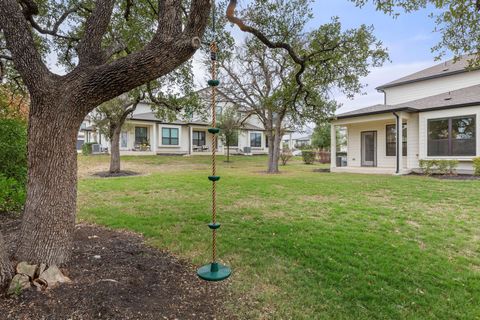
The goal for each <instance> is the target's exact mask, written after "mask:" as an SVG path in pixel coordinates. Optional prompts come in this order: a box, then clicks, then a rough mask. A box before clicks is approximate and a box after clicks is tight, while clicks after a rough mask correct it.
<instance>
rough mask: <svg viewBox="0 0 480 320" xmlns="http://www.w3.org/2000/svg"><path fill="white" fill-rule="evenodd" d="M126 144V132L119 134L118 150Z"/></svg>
mask: <svg viewBox="0 0 480 320" xmlns="http://www.w3.org/2000/svg"><path fill="white" fill-rule="evenodd" d="M127 142H128V132H126V131H122V133H121V134H120V148H126V147H127Z"/></svg>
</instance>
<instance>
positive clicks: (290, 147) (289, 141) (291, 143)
mask: <svg viewBox="0 0 480 320" xmlns="http://www.w3.org/2000/svg"><path fill="white" fill-rule="evenodd" d="M288 149H290V150H293V140H292V133H291V132H290V138H289V140H288Z"/></svg>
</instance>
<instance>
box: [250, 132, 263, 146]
mask: <svg viewBox="0 0 480 320" xmlns="http://www.w3.org/2000/svg"><path fill="white" fill-rule="evenodd" d="M252 133H259V134H260V137H261V138H260V139H261V141H260V147H252ZM264 145H265V136H264V134H263V132H262V131H249V132H248V146H249V147H250V148H252V150H263V149H264Z"/></svg>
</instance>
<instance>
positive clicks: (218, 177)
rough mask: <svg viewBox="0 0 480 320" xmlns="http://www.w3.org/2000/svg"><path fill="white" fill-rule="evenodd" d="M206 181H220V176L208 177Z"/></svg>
mask: <svg viewBox="0 0 480 320" xmlns="http://www.w3.org/2000/svg"><path fill="white" fill-rule="evenodd" d="M208 180H210V181H218V180H220V176H208Z"/></svg>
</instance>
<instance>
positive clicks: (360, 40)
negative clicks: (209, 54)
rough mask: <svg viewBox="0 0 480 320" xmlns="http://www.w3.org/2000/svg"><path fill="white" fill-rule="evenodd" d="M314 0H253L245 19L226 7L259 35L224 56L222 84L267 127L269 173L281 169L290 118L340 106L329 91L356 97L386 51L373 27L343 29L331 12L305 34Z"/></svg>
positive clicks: (325, 113)
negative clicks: (329, 17) (325, 20)
mask: <svg viewBox="0 0 480 320" xmlns="http://www.w3.org/2000/svg"><path fill="white" fill-rule="evenodd" d="M311 4H312V1H309V0H295V1H285V0H275V1H260V0H258V1H252V2H251V3H250V5H249V7H247V8H246V9H245V10H244V11H243V13H242V15H244V16H246V17H247V21H248V25H246V24H245V23H244V22H243V21H239V20H238V19H237V18H235V17H234V16H232V15H233V14H232V6H230V7H229V9H230V11H229V15H228V17H229V19H230V21H232V22H234V23H235V24H237V25H238V26H239V27H240V28H241V29H242V30H243V31H246V32H250V33H252V34H253V35H255V36H256V38H248V39H247V41H246V43H245V45H244V46H243V47H241V48H239V49H238V50H237V51H236V52H235V53H234V55H233V58H232V59H229V60H228V61H223V62H222V65H221V67H222V71H223V73H224V79H223V81H222V83H223V87H222V90H223V91H224V92H225V93H226V94H227V95H228V96H229V97H230V98H231V99H233V100H234V102H235V103H236V104H238V105H239V106H241V108H242V109H245V110H248V111H249V113H250V114H252V115H255V116H257V117H258V118H259V119H260V121H261V122H262V124H263V125H264V127H265V129H266V134H267V139H268V142H269V144H268V148H269V164H268V172H269V173H278V171H279V170H278V160H279V155H280V143H281V139H282V135H283V130H284V129H285V123H286V122H290V123H295V124H297V125H302V124H304V123H305V122H307V121H316V122H317V121H318V122H321V121H322V120H323V121H325V119H326V118H327V117H329V116H330V115H332V114H333V112H334V110H335V108H336V102H335V101H334V99H333V97H332V96H331V91H332V89H334V88H335V89H337V90H339V91H341V92H343V93H345V94H346V95H348V96H353V94H355V93H358V92H360V91H361V90H362V88H363V87H362V85H361V83H360V81H359V79H360V78H361V77H363V76H366V75H367V74H368V72H369V71H368V70H369V68H370V67H372V66H380V65H382V63H383V62H384V61H385V60H386V59H387V57H388V56H387V53H386V51H385V49H384V48H383V47H382V43H381V42H379V41H377V39H376V38H375V37H374V36H373V34H372V32H373V30H372V27H367V26H365V25H362V26H360V27H359V28H357V29H349V30H342V26H341V24H340V22H339V20H338V19H337V18H333V19H332V21H331V22H329V23H326V24H323V25H321V26H320V27H318V28H317V29H314V30H312V31H308V32H307V31H306V30H305V27H306V24H307V23H308V22H309V21H310V20H311V18H312V13H311ZM267 34H268V37H267V36H265V35H267ZM265 45H266V46H265ZM267 47H269V48H274V49H276V48H281V49H283V50H280V51H279V50H270V49H269V48H267Z"/></svg>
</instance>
